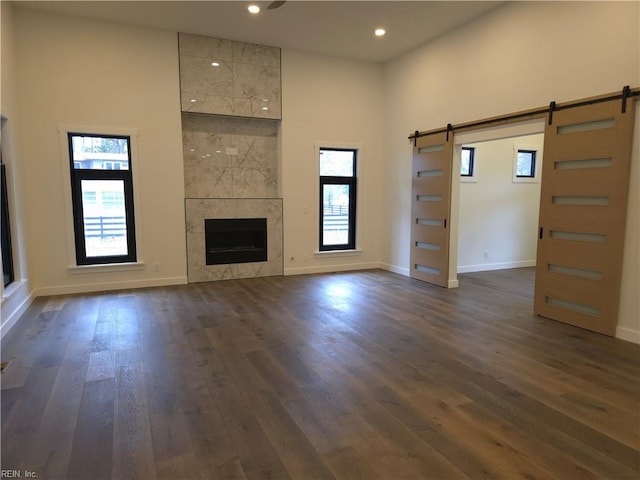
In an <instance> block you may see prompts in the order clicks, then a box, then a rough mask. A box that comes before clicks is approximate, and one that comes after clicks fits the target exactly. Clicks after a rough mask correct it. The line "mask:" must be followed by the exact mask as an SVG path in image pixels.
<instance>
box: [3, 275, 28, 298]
mask: <svg viewBox="0 0 640 480" xmlns="http://www.w3.org/2000/svg"><path fill="white" fill-rule="evenodd" d="M25 283H27V282H26V280H14V281H13V282H11V283H10V284H9V285H8V286H6V287H4V289H3V290H2V301H3V302H4V301H5V300H8V299H9V298H10V297H11V296H12V295H13V294H14V293H16V291H18V290H19V289H20V288H21V287H22V286H23V285H24V284H25Z"/></svg>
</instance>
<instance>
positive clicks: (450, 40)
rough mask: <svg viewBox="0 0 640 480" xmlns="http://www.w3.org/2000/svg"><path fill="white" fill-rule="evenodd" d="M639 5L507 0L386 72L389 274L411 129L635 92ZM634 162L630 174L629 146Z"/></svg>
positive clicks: (406, 207)
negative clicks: (626, 90)
mask: <svg viewBox="0 0 640 480" xmlns="http://www.w3.org/2000/svg"><path fill="white" fill-rule="evenodd" d="M639 8H640V4H638V3H637V2H513V3H508V4H506V5H504V6H502V7H500V8H498V9H497V10H494V11H493V12H491V13H489V14H487V15H485V16H484V17H481V18H479V19H477V20H476V21H473V22H471V23H469V24H467V25H466V26H464V27H462V28H460V29H458V30H456V31H454V32H452V33H451V34H449V35H445V36H443V37H441V38H439V39H438V40H436V41H434V42H432V43H430V44H427V45H425V46H423V47H421V48H418V49H416V50H414V51H412V52H409V53H407V54H406V55H403V56H401V57H400V58H398V59H396V60H394V61H391V62H389V63H388V64H386V65H385V69H384V85H385V87H384V93H385V99H384V112H385V117H384V120H385V122H384V132H385V139H384V140H385V142H384V161H385V163H386V169H385V172H384V178H385V182H386V184H387V185H388V192H389V194H388V195H387V197H386V199H387V202H385V204H384V205H385V218H386V224H388V225H389V228H386V229H385V230H384V232H385V233H386V235H385V236H384V238H383V244H382V251H383V255H384V258H383V261H384V262H385V263H387V264H388V268H390V269H392V270H394V271H398V272H403V273H406V272H408V265H409V242H410V239H409V233H410V212H411V206H410V195H409V192H410V191H411V143H410V142H409V141H408V140H407V136H408V135H409V134H410V133H411V132H413V131H414V130H416V129H418V130H429V129H432V128H441V127H443V126H445V125H446V124H447V123H453V124H454V125H455V124H456V123H461V122H466V121H472V120H477V119H481V118H485V117H490V116H494V115H500V114H505V113H510V112H516V111H520V110H525V109H529V108H535V107H541V106H544V105H548V103H549V102H550V101H552V100H555V101H558V102H562V101H568V100H573V99H579V98H584V97H588V96H592V95H598V94H602V93H607V92H614V91H619V90H621V89H622V87H623V86H624V85H631V86H638V85H639V84H640V34H639V28H638V18H639V15H640V12H639ZM634 155H635V156H634V167H633V168H634V169H635V170H634V171H636V172H637V168H638V167H637V162H638V155H637V147H636V151H635V152H634ZM639 212H640V205H639V204H638V197H637V196H636V197H635V198H633V197H632V198H631V200H630V204H629V217H628V222H627V229H628V230H629V229H631V230H632V231H633V230H634V229H635V231H637V224H638V217H639V216H640V215H639ZM627 238H631V239H632V240H633V237H627ZM635 238H636V244H635V245H632V246H629V247H628V248H625V259H624V262H625V265H628V264H629V262H632V261H633V259H634V258H636V262H637V250H638V245H637V236H636V237H635ZM631 252H636V253H635V255H636V256H635V257H633V255H634V253H631ZM637 278H638V277H637V275H636V276H635V277H634V276H633V275H631V274H625V273H623V279H624V281H625V282H626V283H625V284H624V285H623V292H625V291H634V292H636V295H635V299H634V298H631V297H630V296H629V295H626V294H625V295H623V297H622V303H621V312H623V313H621V316H620V320H619V325H620V327H622V328H626V329H629V330H631V331H633V332H640V325H639V320H638V315H637V313H636V314H635V316H632V317H629V316H628V315H632V314H633V313H632V312H637V311H638V307H637V292H638V291H639V290H640V285H639V284H638V280H637ZM629 282H630V284H629ZM625 302H627V303H625ZM628 302H631V303H633V305H631V304H630V303H628ZM639 335H640V334H639ZM639 338H640V337H639Z"/></svg>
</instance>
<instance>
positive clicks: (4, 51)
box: [0, 2, 33, 336]
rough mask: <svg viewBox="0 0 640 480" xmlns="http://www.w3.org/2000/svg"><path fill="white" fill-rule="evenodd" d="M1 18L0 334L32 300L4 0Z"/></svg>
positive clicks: (9, 13) (10, 31)
mask: <svg viewBox="0 0 640 480" xmlns="http://www.w3.org/2000/svg"><path fill="white" fill-rule="evenodd" d="M0 8H1V9H2V11H1V15H0V16H1V19H2V24H1V25H2V26H1V29H2V37H1V53H0V58H1V59H2V62H1V67H0V69H1V74H0V79H1V83H0V86H1V88H0V92H1V95H0V111H1V113H2V115H3V116H4V117H6V120H5V125H4V128H3V131H2V161H3V162H4V163H5V165H6V169H7V192H8V197H9V221H10V223H11V225H10V230H11V237H12V238H11V240H12V245H11V246H12V250H13V268H14V281H13V283H11V284H10V285H9V286H8V288H7V289H6V290H5V289H4V288H1V287H2V285H0V290H1V291H2V313H1V315H0V319H1V320H0V321H1V327H0V334H1V335H2V336H4V335H5V334H6V332H7V331H9V329H10V328H11V327H12V326H13V325H14V324H15V322H16V321H17V319H18V318H19V316H20V315H21V314H22V313H23V312H24V310H25V309H26V308H27V307H28V306H29V304H30V303H31V300H32V298H33V297H32V295H31V286H30V284H29V280H28V278H27V248H26V240H25V239H26V232H25V221H24V218H25V215H24V203H25V185H24V178H23V177H24V175H23V174H24V167H23V162H22V159H21V152H20V146H19V143H18V131H19V125H18V108H17V105H16V79H15V55H14V54H15V41H14V28H13V21H14V20H13V8H12V6H11V4H8V3H7V2H1V3H0Z"/></svg>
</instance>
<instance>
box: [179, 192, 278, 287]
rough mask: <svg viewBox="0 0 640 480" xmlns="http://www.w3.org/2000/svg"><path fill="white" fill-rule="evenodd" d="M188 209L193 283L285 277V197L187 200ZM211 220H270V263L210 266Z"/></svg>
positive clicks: (268, 239) (189, 275)
mask: <svg viewBox="0 0 640 480" xmlns="http://www.w3.org/2000/svg"><path fill="white" fill-rule="evenodd" d="M185 209H186V222H187V278H188V280H189V282H190V283H193V282H210V281H215V280H227V279H232V278H252V277H267V276H275V275H282V274H283V272H284V265H283V257H282V250H283V249H282V239H283V234H282V199H281V198H187V199H186V200H185ZM208 218H225V219H226V218H266V219H267V261H266V262H249V263H232V264H228V265H206V260H205V232H204V221H205V219H208Z"/></svg>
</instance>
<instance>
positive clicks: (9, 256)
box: [0, 161, 14, 287]
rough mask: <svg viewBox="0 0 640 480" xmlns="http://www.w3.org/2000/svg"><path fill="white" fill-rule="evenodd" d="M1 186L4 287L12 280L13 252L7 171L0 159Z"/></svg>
mask: <svg viewBox="0 0 640 480" xmlns="http://www.w3.org/2000/svg"><path fill="white" fill-rule="evenodd" d="M0 172H1V174H0V175H1V177H2V178H1V182H2V185H1V188H2V205H1V206H0V208H1V209H2V226H1V227H0V228H2V284H3V285H4V286H5V287H6V286H7V285H9V284H10V283H11V282H13V280H14V273H13V252H12V250H11V230H10V224H9V197H8V194H7V173H6V170H5V166H4V163H1V161H0Z"/></svg>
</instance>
